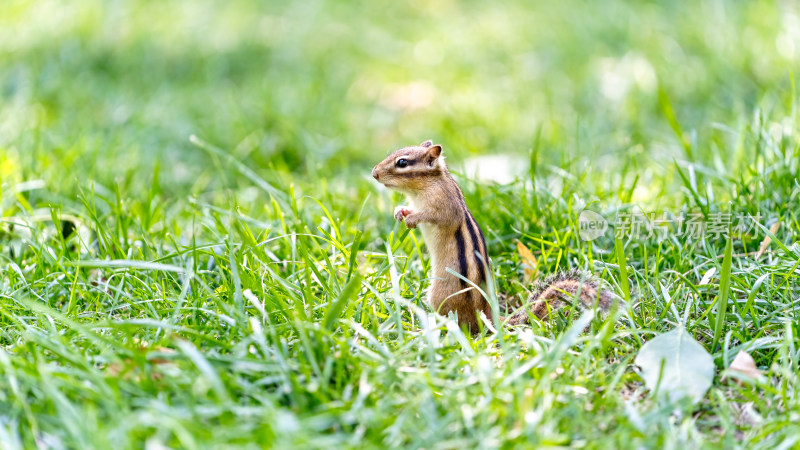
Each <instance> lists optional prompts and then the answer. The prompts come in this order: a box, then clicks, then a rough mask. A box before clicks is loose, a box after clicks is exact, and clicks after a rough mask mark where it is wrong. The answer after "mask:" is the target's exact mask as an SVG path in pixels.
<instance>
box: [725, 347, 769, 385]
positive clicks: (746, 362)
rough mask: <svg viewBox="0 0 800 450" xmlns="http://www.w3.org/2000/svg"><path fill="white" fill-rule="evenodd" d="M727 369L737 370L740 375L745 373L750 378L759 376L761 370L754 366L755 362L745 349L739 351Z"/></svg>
mask: <svg viewBox="0 0 800 450" xmlns="http://www.w3.org/2000/svg"><path fill="white" fill-rule="evenodd" d="M728 370H730V371H732V372H737V373H740V374H742V375H747V376H748V377H750V378H756V379H757V378H760V377H761V371H760V370H758V367H756V362H755V360H753V357H752V356H750V354H749V353H747V352H745V351H740V352H739V354H738V355H736V358H734V359H733V362H732V363H731V365H730V367H728Z"/></svg>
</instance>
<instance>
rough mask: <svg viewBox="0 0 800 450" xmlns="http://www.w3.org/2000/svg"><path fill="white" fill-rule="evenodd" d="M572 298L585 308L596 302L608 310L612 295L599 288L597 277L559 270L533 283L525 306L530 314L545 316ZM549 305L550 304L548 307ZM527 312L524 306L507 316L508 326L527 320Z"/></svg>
mask: <svg viewBox="0 0 800 450" xmlns="http://www.w3.org/2000/svg"><path fill="white" fill-rule="evenodd" d="M574 299H578V300H579V301H580V304H581V306H583V307H584V308H593V307H594V305H595V303H596V304H597V306H598V307H599V308H600V309H602V310H608V309H609V308H610V307H611V303H612V301H613V300H614V297H613V296H612V295H611V293H609V292H608V291H607V290H605V289H603V288H602V287H601V282H600V280H599V279H597V278H595V277H594V276H592V275H590V274H589V273H586V272H584V271H582V270H579V269H571V270H569V271H566V272H558V273H555V274H552V275H549V276H547V277H545V278H544V279H543V280H540V281H538V282H537V283H536V284H535V285H534V286H533V292H532V293H531V295H530V297H528V301H527V302H526V306H527V305H531V306H530V308H531V310H530V311H531V313H533V315H534V316H536V317H538V318H539V319H544V318H546V317H547V315H548V311H549V310H550V309H553V310H555V309H558V308H560V307H561V306H564V305H565V304H567V303H571V302H572V301H573V300H574ZM548 306H549V307H548ZM528 317H529V316H528V311H526V309H525V308H523V309H522V310H521V311H518V312H517V313H516V314H514V315H513V316H511V317H509V318H508V324H509V325H519V324H523V323H528Z"/></svg>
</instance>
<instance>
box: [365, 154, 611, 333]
mask: <svg viewBox="0 0 800 450" xmlns="http://www.w3.org/2000/svg"><path fill="white" fill-rule="evenodd" d="M400 159H404V160H405V161H406V162H408V163H409V164H408V165H407V166H406V167H400V166H399V165H398V162H399V161H400ZM372 176H373V177H375V179H376V180H378V181H379V182H380V183H382V184H383V185H385V186H386V187H388V188H390V189H394V190H396V191H399V192H402V193H404V194H405V195H406V196H407V197H408V200H409V203H410V205H409V206H399V207H398V208H397V209H396V210H395V217H396V218H397V219H398V220H404V221H405V223H406V226H407V227H408V228H417V227H418V226H419V228H420V230H421V231H422V237H423V239H424V241H425V244H426V245H427V247H428V251H429V252H430V254H431V268H432V272H433V276H432V281H431V286H430V289H429V291H428V302H429V303H430V305H431V307H433V309H434V310H436V311H438V312H439V313H440V314H443V315H447V314H448V313H449V312H450V311H453V312H455V313H456V314H457V315H458V321H459V324H461V325H462V326H466V327H467V328H468V329H469V330H471V331H472V332H476V331H477V330H478V320H479V314H480V312H483V313H484V314H486V317H487V318H489V319H491V318H492V312H491V308H490V307H489V302H487V301H486V299H485V298H483V296H482V295H481V294H480V292H478V290H476V289H475V288H473V287H472V286H471V285H470V284H468V283H466V282H465V281H463V280H461V279H460V278H459V277H457V276H455V275H453V274H451V273H448V271H447V269H448V268H450V269H451V270H453V271H455V272H457V273H458V272H461V273H462V275H464V277H466V278H467V279H469V281H470V282H472V283H474V284H475V285H477V286H481V285H482V284H484V282H485V278H486V271H485V270H486V268H487V267H489V271H488V272H491V268H490V266H489V258H488V256H487V250H486V242H485V240H484V238H483V233H482V231H481V229H480V227H479V226H478V224H477V222H476V221H475V219H474V218H473V217H472V214H471V213H470V212H469V209H468V208H467V205H466V203H465V201H464V195H463V194H462V192H461V189H460V188H459V187H458V184H456V181H455V180H454V179H453V177H452V175H450V172H449V171H448V170H447V165H446V164H445V161H444V156H443V155H442V147H441V146H440V145H434V144H433V142H431V141H425V142H423V143H422V144H420V145H418V146H412V147H405V148H401V149H400V150H397V151H395V152H394V153H392V154H391V155H389V156H388V157H386V159H384V160H383V161H382V162H380V163H379V164H378V165H376V166H375V168H374V169H372ZM584 278H586V277H585V276H584V275H582V274H580V273H579V272H570V273H568V274H562V275H559V276H557V277H555V278H552V279H547V280H545V284H540V285H539V286H537V288H536V289H535V292H534V294H535V295H533V296H532V304H533V309H532V312H533V314H534V315H536V316H537V317H539V318H543V317H546V315H547V305H546V304H547V303H548V302H550V303H551V306H554V307H555V306H557V303H558V302H561V300H566V299H571V298H573V297H574V296H575V295H576V294H579V297H580V300H581V303H582V304H583V305H584V306H591V305H593V304H594V301H595V298H597V297H598V292H601V293H600V294H599V297H600V298H599V300H600V301H599V304H600V306H601V307H605V306H606V305H609V304H610V297H609V296H608V294H607V293H605V292H602V291H598V289H599V284H598V283H597V282H596V281H592V280H593V279H591V280H588V279H587V280H584ZM548 280H549V281H548ZM527 320H528V315H527V312H526V311H524V310H523V311H520V313H517V314H515V315H514V316H512V317H510V318H509V323H511V324H519V323H526V322H527Z"/></svg>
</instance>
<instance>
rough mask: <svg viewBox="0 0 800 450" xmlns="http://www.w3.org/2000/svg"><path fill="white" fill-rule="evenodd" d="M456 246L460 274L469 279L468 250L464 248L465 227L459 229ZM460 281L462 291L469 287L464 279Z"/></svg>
mask: <svg viewBox="0 0 800 450" xmlns="http://www.w3.org/2000/svg"><path fill="white" fill-rule="evenodd" d="M456 246H457V247H458V273H459V274H461V276H463V277H464V278H467V277H468V274H467V250H466V249H465V248H464V247H465V246H464V227H458V229H457V230H456ZM459 281H461V288H462V289H463V288H466V287H467V282H466V281H464V279H463V278H461V279H459Z"/></svg>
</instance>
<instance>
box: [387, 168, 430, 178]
mask: <svg viewBox="0 0 800 450" xmlns="http://www.w3.org/2000/svg"><path fill="white" fill-rule="evenodd" d="M439 173H440V171H438V170H437V171H435V172H434V171H430V170H413V171H411V172H397V173H393V174H392V176H395V177H402V178H417V177H430V176H437V175H439Z"/></svg>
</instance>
